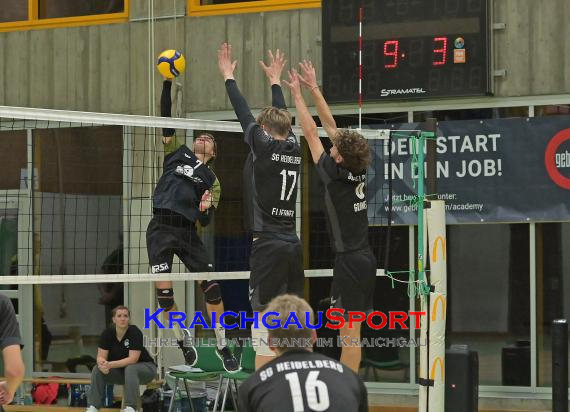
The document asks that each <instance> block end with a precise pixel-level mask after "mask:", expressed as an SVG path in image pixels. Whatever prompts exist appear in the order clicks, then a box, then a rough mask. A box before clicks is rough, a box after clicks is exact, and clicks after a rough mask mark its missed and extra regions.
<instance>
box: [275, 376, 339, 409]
mask: <svg viewBox="0 0 570 412" xmlns="http://www.w3.org/2000/svg"><path fill="white" fill-rule="evenodd" d="M318 377H319V371H311V372H309V375H308V376H307V380H306V381H305V391H304V392H305V396H306V397H307V405H308V406H309V409H310V410H311V411H316V412H321V411H326V410H327V409H328V408H329V406H330V399H329V388H328V387H327V384H326V383H324V382H323V381H320V380H318V379H317V378H318ZM285 379H287V381H289V389H291V398H292V399H293V412H305V408H304V406H303V391H302V390H301V382H300V381H299V374H298V373H297V372H291V373H288V374H286V375H285Z"/></svg>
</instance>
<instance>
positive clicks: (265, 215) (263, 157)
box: [226, 80, 301, 236]
mask: <svg viewBox="0 0 570 412" xmlns="http://www.w3.org/2000/svg"><path fill="white" fill-rule="evenodd" d="M226 89H227V92H228V96H229V97H230V101H231V102H232V105H233V107H234V110H235V112H236V115H237V117H238V119H239V121H240V123H241V126H242V129H243V131H244V140H245V142H246V143H247V144H248V145H249V147H250V149H251V152H250V154H249V156H248V158H247V160H246V162H245V166H244V171H243V178H244V204H245V213H246V216H245V220H246V226H247V229H248V230H249V231H251V232H254V233H278V234H284V235H292V236H296V231H295V204H296V202H297V184H298V181H299V179H300V172H301V146H300V145H299V142H298V141H297V138H296V137H295V135H293V134H292V133H290V134H289V136H288V138H287V139H286V140H277V139H274V138H273V137H272V136H271V135H270V134H268V133H267V132H265V131H264V130H263V129H262V128H261V126H260V125H259V124H257V123H256V121H255V118H254V117H253V115H252V114H251V111H250V109H249V107H248V105H247V102H246V101H245V99H244V98H243V96H242V95H241V93H240V91H239V89H238V87H237V84H236V82H235V81H233V80H227V81H226ZM271 89H272V93H273V106H275V107H279V108H285V99H284V98H283V93H282V91H281V87H279V86H277V85H273V86H272V88H271Z"/></svg>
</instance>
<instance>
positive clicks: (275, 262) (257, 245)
mask: <svg viewBox="0 0 570 412" xmlns="http://www.w3.org/2000/svg"><path fill="white" fill-rule="evenodd" d="M249 266H250V269H251V275H250V278H249V301H250V303H251V308H252V309H253V310H254V311H262V310H265V308H266V307H267V304H268V303H269V301H271V299H273V298H274V297H276V296H279V295H283V294H285V293H291V294H294V295H297V296H300V297H303V289H304V288H303V286H304V285H303V284H304V280H305V272H304V271H303V247H302V245H301V241H300V240H299V239H298V238H295V239H294V240H293V239H292V240H291V241H289V240H283V239H279V238H273V237H260V238H258V239H257V240H254V241H253V245H252V246H251V255H250V258H249Z"/></svg>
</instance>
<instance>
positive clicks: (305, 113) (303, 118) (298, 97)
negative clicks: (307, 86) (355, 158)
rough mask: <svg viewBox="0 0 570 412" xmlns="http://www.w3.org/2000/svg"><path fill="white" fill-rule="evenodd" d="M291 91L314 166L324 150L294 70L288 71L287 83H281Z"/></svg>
mask: <svg viewBox="0 0 570 412" xmlns="http://www.w3.org/2000/svg"><path fill="white" fill-rule="evenodd" d="M283 83H285V84H286V85H287V86H289V88H290V89H291V94H292V96H293V99H294V100H295V107H296V108H297V116H298V117H299V120H300V122H301V128H302V129H303V134H304V135H305V139H306V140H307V144H308V145H309V149H310V150H311V156H312V158H313V162H315V164H317V163H319V159H320V158H321V156H322V154H323V153H324V151H325V149H324V147H323V144H322V143H321V139H319V134H318V132H317V124H316V123H315V121H314V120H313V116H311V113H309V109H308V108H307V105H306V103H305V99H304V98H303V94H302V93H301V84H300V80H299V75H298V73H297V71H296V70H295V69H293V70H290V71H289V81H288V82H287V81H285V80H284V81H283Z"/></svg>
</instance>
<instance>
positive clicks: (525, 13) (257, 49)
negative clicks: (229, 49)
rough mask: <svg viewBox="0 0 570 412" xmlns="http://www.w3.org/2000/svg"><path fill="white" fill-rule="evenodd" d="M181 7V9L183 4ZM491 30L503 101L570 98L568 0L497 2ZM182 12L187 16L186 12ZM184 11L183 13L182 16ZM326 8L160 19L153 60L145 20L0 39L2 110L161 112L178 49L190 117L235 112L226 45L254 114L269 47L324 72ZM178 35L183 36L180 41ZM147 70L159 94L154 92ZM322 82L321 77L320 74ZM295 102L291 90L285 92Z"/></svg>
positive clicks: (160, 7) (264, 94)
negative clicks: (162, 66)
mask: <svg viewBox="0 0 570 412" xmlns="http://www.w3.org/2000/svg"><path fill="white" fill-rule="evenodd" d="M176 1H177V3H176V5H177V6H176V7H177V9H178V8H179V7H180V9H181V10H182V8H183V7H184V5H185V3H184V1H183V0H176ZM148 4H149V0H145V1H138V2H134V3H133V4H132V10H131V12H132V14H131V18H132V19H137V18H143V19H144V18H145V17H147V15H148ZM154 4H155V5H154V7H155V15H156V16H170V15H172V14H173V12H174V8H173V2H170V1H167V2H159V1H155V2H154ZM493 4H494V22H504V23H505V24H506V28H505V29H504V30H495V31H494V32H493V39H494V40H493V43H494V59H495V64H494V67H493V68H495V69H501V68H503V69H506V70H507V75H506V76H505V77H501V78H496V79H494V85H495V95H496V96H521V95H530V94H536V95H542V94H558V93H570V70H567V67H568V66H569V64H570V42H566V41H564V39H566V38H567V37H568V35H569V34H570V26H569V25H567V24H566V22H567V21H568V20H569V19H570V2H568V1H565V0H536V1H532V0H500V1H495V2H493ZM181 10H180V11H181ZM178 11H179V10H177V12H178ZM320 16H321V11H320V10H318V9H306V10H291V11H278V12H266V13H246V14H237V15H224V16H209V17H185V18H183V19H177V21H176V25H175V24H174V20H173V19H159V20H157V22H156V24H155V39H154V41H155V47H154V50H151V51H150V52H151V53H150V55H149V46H148V38H149V37H148V22H147V21H141V22H130V23H125V24H111V25H96V26H84V27H76V28H58V29H46V30H38V31H20V32H7V33H0V56H2V57H3V58H2V59H0V86H1V87H0V104H1V105H11V106H33V107H46V108H56V109H70V110H88V111H102V112H113V113H137V114H148V113H149V90H151V91H153V92H154V96H153V97H154V98H153V99H152V102H153V103H152V107H153V108H154V110H155V112H156V109H157V108H158V101H157V100H158V92H159V91H160V77H159V76H158V74H157V73H156V71H155V69H154V67H153V66H154V61H155V60H156V56H157V55H158V54H159V53H160V51H162V50H163V49H166V48H178V49H180V50H181V51H182V52H183V53H185V55H186V57H187V60H188V68H187V71H186V74H185V75H184V77H183V78H181V79H180V80H181V81H182V82H183V84H184V88H185V99H184V110H185V111H186V112H189V113H192V112H204V111H219V110H228V109H230V104H229V101H228V99H227V97H226V95H225V90H224V87H223V82H222V81H221V78H220V76H219V74H218V70H217V67H216V51H217V48H218V47H219V45H220V44H221V43H222V42H223V41H226V40H229V41H230V42H231V43H232V44H233V46H234V55H235V57H236V59H237V60H238V61H239V63H238V68H237V71H236V77H237V80H238V83H239V86H240V89H241V90H242V92H243V93H244V95H245V96H246V97H247V99H248V102H249V104H250V105H251V107H252V108H254V109H257V108H260V107H263V106H265V105H267V104H269V98H270V92H269V88H268V87H267V83H266V80H265V78H264V75H263V72H262V71H261V70H260V68H259V66H258V61H259V60H260V59H261V58H263V57H265V53H266V50H267V49H268V48H272V49H274V48H277V47H279V48H282V49H284V50H285V52H286V54H287V59H288V60H289V63H290V64H291V63H293V64H296V63H297V62H298V61H299V60H300V59H301V58H303V57H306V56H308V57H310V58H311V59H313V61H314V62H315V64H316V66H317V70H318V71H319V73H320V70H321V67H320V66H321V50H320V49H321V22H320ZM174 32H176V38H174ZM149 73H150V74H151V75H152V76H155V77H154V82H155V85H154V89H151V88H150V87H149ZM319 77H320V75H319ZM286 97H287V99H288V100H289V93H288V92H286Z"/></svg>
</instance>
